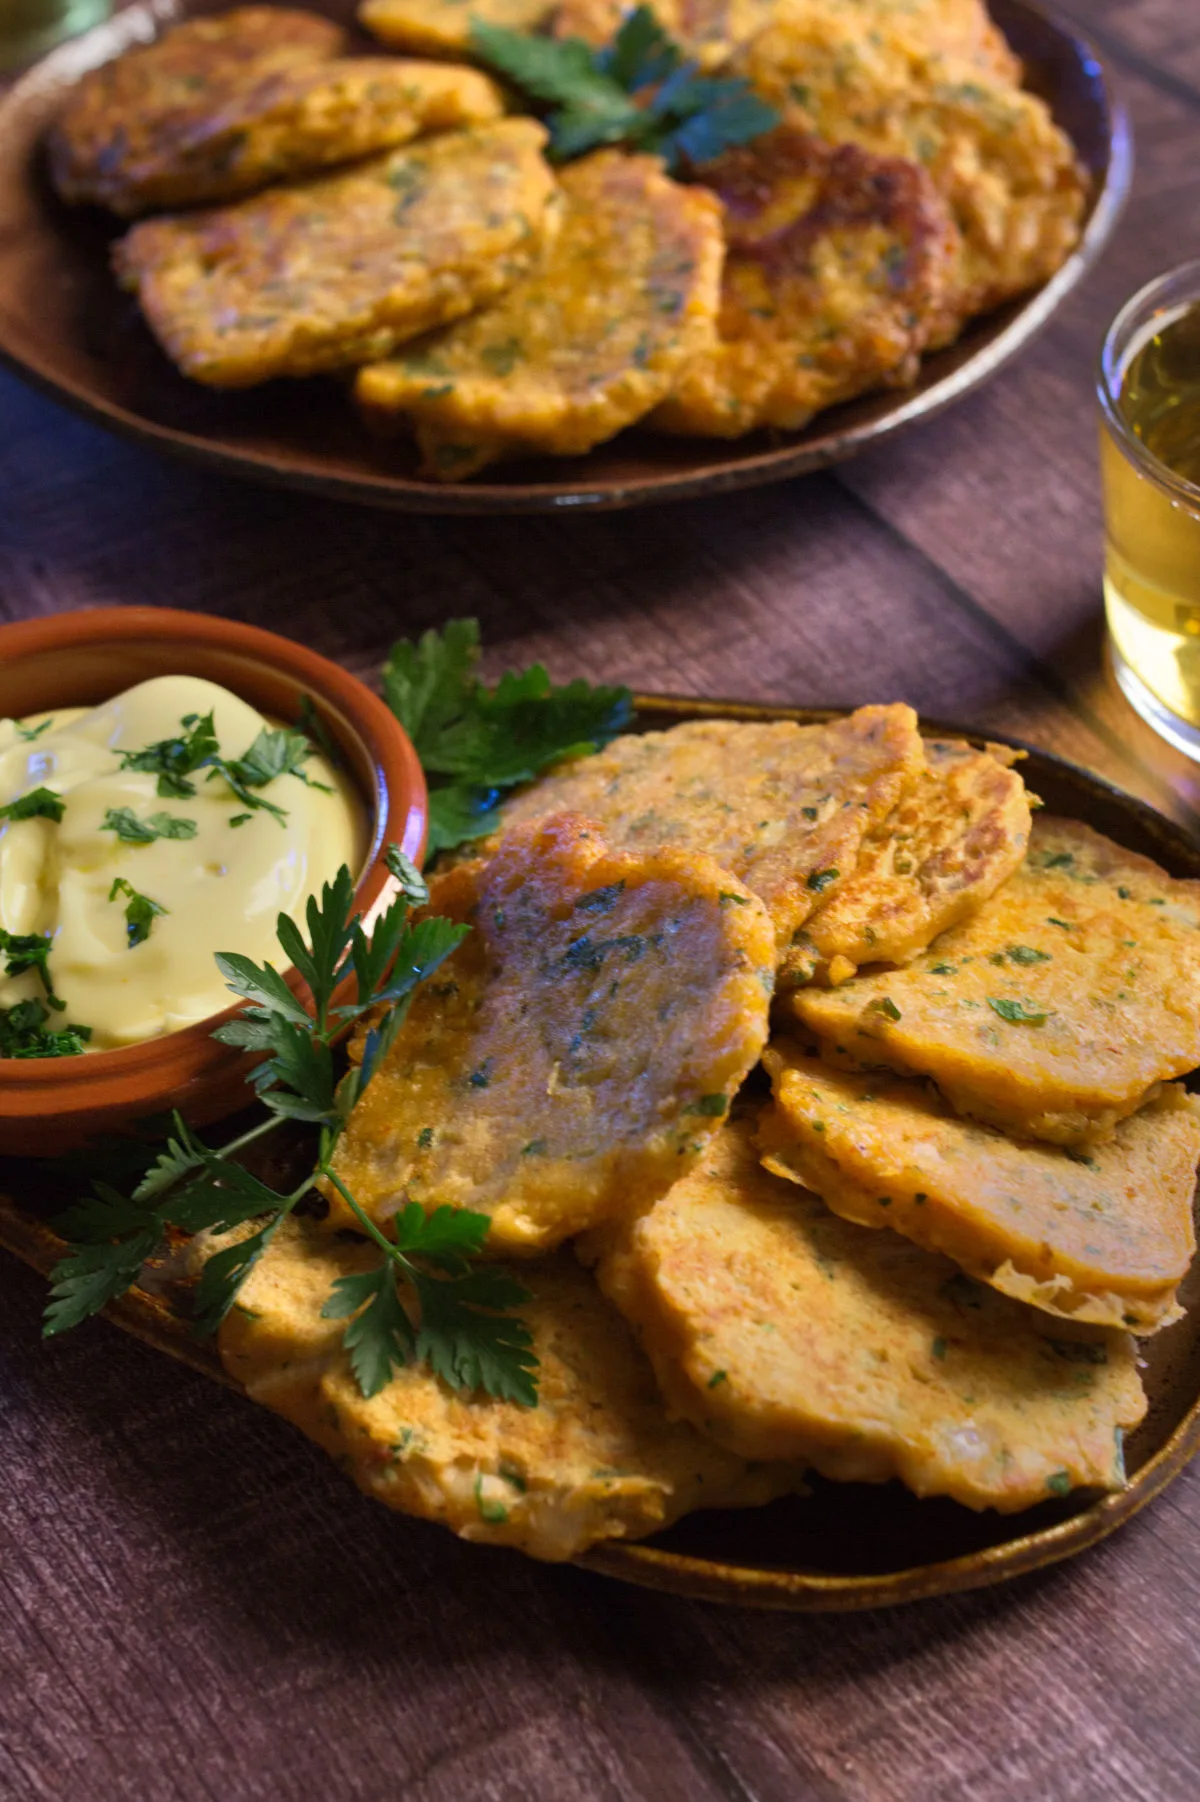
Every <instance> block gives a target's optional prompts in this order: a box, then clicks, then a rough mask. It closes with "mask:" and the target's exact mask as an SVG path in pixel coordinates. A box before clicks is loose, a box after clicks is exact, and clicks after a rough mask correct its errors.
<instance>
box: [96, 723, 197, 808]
mask: <svg viewBox="0 0 1200 1802" xmlns="http://www.w3.org/2000/svg"><path fill="white" fill-rule="evenodd" d="M179 723H180V725H181V726H182V728H183V733H182V735H181V736H180V737H177V738H160V739H158V740H157V741H156V743H154V744H152V745H147V746H145V748H144V749H143V750H141V751H122V752H121V753H120V759H121V761H120V764H119V765H118V768H120V769H123V770H139V771H141V772H142V773H143V774H146V775H151V776H157V777H158V793H159V794H160V795H163V796H167V797H169V798H170V799H171V800H173V801H186V800H188V799H189V798H190V797H191V796H192V795H194V794H195V792H196V784H195V783H194V782H193V781H192V780H191V777H192V776H193V774H194V773H195V772H196V771H197V770H200V769H203V768H204V766H205V765H206V764H207V763H209V762H210V761H211V760H212V758H213V757H214V756H215V755H216V753H217V749H218V746H217V733H216V727H215V724H214V722H213V716H212V713H211V712H209V713H206V714H203V715H200V714H197V713H189V714H187V715H186V716H185V717H184V718H183V719H182V720H180V722H179Z"/></svg>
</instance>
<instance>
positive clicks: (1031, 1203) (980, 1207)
mask: <svg viewBox="0 0 1200 1802" xmlns="http://www.w3.org/2000/svg"><path fill="white" fill-rule="evenodd" d="M764 1062H765V1063H766V1066H767V1069H768V1071H769V1072H770V1076H771V1085H772V1088H773V1089H774V1092H775V1107H774V1109H773V1110H772V1111H771V1112H770V1113H769V1114H767V1115H765V1116H764V1119H763V1124H762V1129H761V1133H760V1138H759V1145H760V1148H761V1150H762V1152H763V1159H764V1162H765V1163H766V1165H767V1168H768V1169H769V1170H773V1171H774V1172H775V1174H776V1175H777V1176H786V1177H790V1178H791V1179H792V1181H793V1182H798V1183H803V1184H804V1185H805V1186H806V1187H807V1188H809V1189H812V1190H815V1192H816V1193H817V1194H818V1195H820V1196H821V1197H822V1198H823V1199H824V1200H825V1201H826V1202H827V1203H828V1205H829V1206H830V1207H831V1208H832V1209H833V1210H834V1212H835V1213H837V1214H841V1215H842V1216H843V1218H844V1219H847V1220H856V1221H858V1222H859V1224H860V1225H862V1226H875V1227H890V1228H893V1229H894V1230H895V1231H896V1232H898V1233H903V1234H904V1235H905V1237H906V1238H908V1239H912V1240H913V1241H915V1243H916V1244H918V1245H924V1246H926V1247H928V1248H929V1249H930V1250H931V1251H941V1252H945V1253H946V1255H947V1256H948V1257H951V1258H953V1259H954V1261H955V1263H957V1264H960V1265H961V1266H962V1268H963V1269H964V1270H966V1271H967V1272H968V1273H969V1274H970V1275H971V1276H975V1277H978V1278H979V1279H980V1280H981V1281H983V1282H985V1283H990V1284H991V1285H992V1287H993V1288H996V1289H999V1290H1001V1291H1002V1292H1003V1293H1004V1294H1006V1295H1012V1296H1015V1297H1016V1298H1017V1299H1018V1300H1020V1301H1026V1302H1032V1303H1033V1305H1034V1306H1035V1307H1038V1308H1043V1309H1045V1310H1046V1312H1048V1313H1050V1314H1059V1315H1062V1316H1065V1317H1067V1318H1071V1319H1075V1320H1088V1321H1093V1322H1095V1323H1098V1324H1100V1325H1103V1326H1127V1327H1129V1328H1130V1329H1131V1330H1132V1331H1134V1332H1138V1333H1152V1332H1156V1331H1157V1330H1158V1328H1159V1327H1162V1326H1167V1325H1169V1324H1170V1322H1171V1321H1172V1320H1176V1319H1178V1318H1179V1314H1180V1311H1181V1310H1180V1309H1179V1307H1178V1304H1177V1302H1176V1290H1177V1288H1178V1286H1179V1284H1180V1282H1181V1281H1182V1279H1183V1277H1184V1276H1185V1275H1186V1273H1187V1269H1188V1265H1189V1264H1190V1262H1191V1258H1192V1253H1193V1252H1194V1251H1195V1249H1196V1242H1195V1232H1194V1229H1193V1224H1192V1217H1193V1205H1194V1200H1195V1192H1196V1165H1197V1161H1198V1160H1200V1102H1196V1101H1195V1100H1193V1098H1192V1097H1191V1096H1190V1095H1188V1094H1187V1093H1186V1092H1185V1091H1184V1090H1183V1089H1182V1088H1180V1087H1179V1086H1178V1085H1176V1084H1172V1085H1171V1086H1169V1087H1168V1088H1166V1089H1164V1090H1163V1091H1162V1093H1161V1095H1160V1096H1159V1097H1158V1099H1157V1100H1156V1101H1153V1102H1150V1103H1149V1104H1148V1105H1147V1106H1146V1107H1144V1108H1143V1109H1142V1110H1141V1111H1140V1112H1139V1113H1136V1114H1133V1115H1131V1117H1130V1118H1129V1119H1128V1120H1123V1121H1122V1122H1121V1125H1120V1126H1119V1127H1118V1128H1117V1131H1116V1136H1115V1137H1114V1138H1113V1139H1111V1140H1110V1141H1109V1142H1108V1143H1107V1144H1105V1145H1099V1146H1097V1147H1096V1148H1095V1150H1094V1151H1093V1152H1092V1154H1091V1156H1090V1157H1088V1158H1087V1160H1086V1161H1081V1160H1080V1159H1078V1158H1077V1157H1072V1156H1071V1155H1070V1153H1069V1152H1067V1151H1065V1150H1063V1149H1061V1148H1060V1147H1058V1146H1053V1145H1019V1144H1015V1143H1014V1142H1013V1141H1012V1140H1011V1139H1008V1138H1006V1137H1005V1136H1004V1135H1003V1134H1002V1133H998V1132H996V1131H995V1130H994V1129H993V1128H992V1127H988V1126H975V1125H973V1124H972V1123H971V1122H970V1121H967V1120H960V1119H959V1118H957V1116H955V1115H954V1114H952V1113H950V1112H949V1110H948V1109H947V1108H946V1107H945V1105H944V1104H943V1103H941V1102H940V1101H939V1100H938V1099H937V1097H936V1096H934V1095H932V1094H930V1092H929V1089H928V1086H927V1085H923V1084H918V1083H914V1082H904V1081H902V1080H901V1079H899V1078H897V1077H886V1076H879V1075H874V1076H869V1077H868V1076H853V1075H848V1074H843V1073H842V1072H840V1071H834V1070H831V1069H829V1067H828V1066H827V1065H824V1064H822V1063H820V1062H819V1061H817V1060H816V1059H813V1058H809V1057H806V1056H805V1055H804V1053H803V1052H802V1051H801V1050H800V1049H799V1048H798V1047H795V1046H792V1045H789V1044H787V1043H786V1042H785V1041H781V1040H776V1041H775V1042H774V1044H772V1045H771V1046H770V1047H769V1048H768V1050H767V1051H766V1052H765V1054H764Z"/></svg>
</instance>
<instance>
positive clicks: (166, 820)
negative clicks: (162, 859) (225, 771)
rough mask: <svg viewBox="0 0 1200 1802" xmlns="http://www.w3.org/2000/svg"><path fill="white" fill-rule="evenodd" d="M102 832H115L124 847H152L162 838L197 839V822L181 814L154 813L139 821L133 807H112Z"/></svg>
mask: <svg viewBox="0 0 1200 1802" xmlns="http://www.w3.org/2000/svg"><path fill="white" fill-rule="evenodd" d="M100 829H101V831H102V832H115V833H116V835H117V837H118V838H119V839H120V840H121V843H122V844H124V845H152V844H153V843H154V842H155V840H156V839H160V838H195V836H196V833H197V831H198V827H197V825H196V822H195V820H185V819H183V818H182V817H181V816H180V815H179V814H174V813H152V814H150V816H149V817H148V818H147V819H144V820H139V819H138V817H137V815H136V814H135V813H134V811H133V809H132V807H110V808H109V810H108V812H107V813H106V814H105V816H104V819H103V821H102V822H101V828H100Z"/></svg>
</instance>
